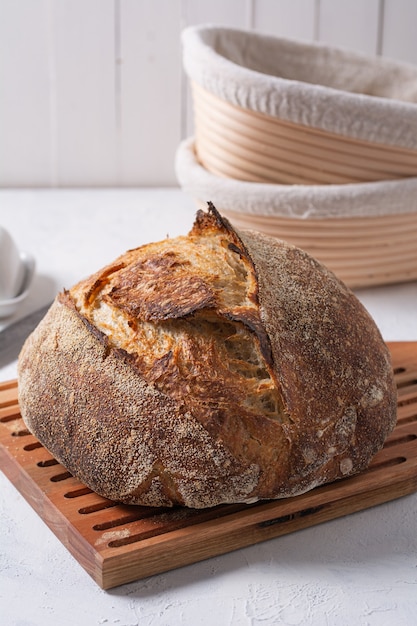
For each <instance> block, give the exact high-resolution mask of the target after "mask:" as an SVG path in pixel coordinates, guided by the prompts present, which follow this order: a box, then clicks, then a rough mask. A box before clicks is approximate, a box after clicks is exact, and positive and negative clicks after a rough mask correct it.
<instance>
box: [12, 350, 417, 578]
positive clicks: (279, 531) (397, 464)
mask: <svg viewBox="0 0 417 626" xmlns="http://www.w3.org/2000/svg"><path fill="white" fill-rule="evenodd" d="M389 347H390V350H391V354H392V359H393V366H394V371H395V378H396V382H397V387H398V421H397V426H396V428H395V430H394V432H393V433H392V434H391V436H390V437H389V438H388V440H387V442H386V444H385V447H384V448H383V450H381V451H380V452H379V453H378V454H377V455H376V456H375V458H374V460H373V462H372V464H371V466H370V467H369V469H368V470H366V471H365V472H364V473H362V474H360V475H358V476H355V477H353V478H347V479H345V480H341V481H338V482H335V483H332V484H330V485H325V486H323V487H318V488H316V489H314V490H313V491H310V492H309V493H306V494H304V495H301V496H297V497H294V498H289V499H285V500H276V501H272V502H262V503H257V504H254V505H233V506H231V505H225V506H219V507H215V508H212V509H207V510H202V511H198V510H190V509H183V508H174V509H154V508H146V507H136V506H126V505H120V504H116V503H115V502H112V501H110V500H106V499H104V498H102V497H100V496H98V495H97V494H95V493H93V492H92V491H91V490H90V489H88V488H87V487H85V485H83V484H82V483H80V482H79V481H78V480H76V479H75V478H73V477H72V476H71V474H69V473H68V472H67V471H66V470H65V469H64V468H63V467H62V466H61V465H60V464H59V463H58V462H57V461H56V460H55V459H54V458H53V457H51V455H50V454H49V453H48V452H47V450H46V449H45V448H44V447H43V446H42V445H41V444H40V443H39V441H37V439H36V438H35V437H33V436H32V435H31V434H30V433H29V432H28V430H27V429H26V426H25V424H24V422H23V420H22V418H21V416H20V413H19V406H18V403H17V383H16V381H11V382H8V383H2V384H0V468H1V469H2V471H3V472H4V474H5V475H6V476H7V477H8V478H9V480H10V481H11V482H12V483H13V484H14V485H15V487H16V488H17V489H18V490H19V492H20V493H21V494H22V495H23V497H24V498H25V499H26V500H27V502H28V503H29V504H30V505H31V506H32V507H33V508H34V510H35V511H36V512H37V513H38V514H39V516H40V517H41V518H42V519H43V520H44V522H45V523H46V524H47V525H48V526H49V528H50V529H51V530H52V531H53V532H54V533H55V535H56V536H57V537H58V538H59V539H60V541H61V542H62V543H63V544H64V545H65V546H66V548H67V549H68V550H69V551H70V552H71V554H72V555H73V556H74V557H75V559H76V560H77V561H78V562H79V563H80V564H81V565H82V567H84V568H85V570H86V571H87V572H88V573H89V574H90V575H91V576H92V578H93V579H94V580H95V581H96V583H97V584H98V585H100V587H102V588H103V589H109V588H111V587H116V586H117V585H121V584H123V583H127V582H131V581H134V580H138V579H141V578H145V577H147V576H151V575H153V574H158V573H161V572H165V571H168V570H171V569H174V568H177V567H181V566H183V565H188V564H191V563H195V562H197V561H201V560H203V559H207V558H210V557H212V556H215V555H219V554H224V553H226V552H230V551H232V550H235V549H237V548H242V547H244V546H248V545H252V544H255V543H258V542H260V541H265V540H267V539H271V538H272V537H278V536H280V535H284V534H287V533H291V532H294V531H296V530H300V529H302V528H306V527H308V526H313V525H315V524H319V523H321V522H324V521H327V520H331V519H334V518H337V517H341V516H343V515H347V514H349V513H353V512H355V511H360V510H362V509H366V508H369V507H372V506H375V505H377V504H381V503H383V502H387V501H389V500H394V499H396V498H399V497H401V496H404V495H406V494H410V493H413V492H414V491H417V342H404V343H403V342H401V343H391V344H389Z"/></svg>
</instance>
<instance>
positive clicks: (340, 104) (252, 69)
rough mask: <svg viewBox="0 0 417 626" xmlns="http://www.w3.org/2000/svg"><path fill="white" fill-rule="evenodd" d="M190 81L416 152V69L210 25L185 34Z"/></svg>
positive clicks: (232, 98) (264, 108)
mask: <svg viewBox="0 0 417 626" xmlns="http://www.w3.org/2000/svg"><path fill="white" fill-rule="evenodd" d="M182 43H183V61H184V68H185V71H186V73H187V75H188V77H189V78H190V80H191V81H195V82H196V83H198V84H199V85H200V86H201V87H203V88H205V89H206V90H208V91H209V92H211V93H213V94H215V95H217V96H218V97H219V98H222V99H224V100H226V101H228V102H230V103H232V104H235V105H237V106H240V107H244V108H248V109H251V110H253V111H258V112H261V113H265V114H267V115H272V116H275V117H279V118H281V119H284V120H287V121H290V122H294V123H296V124H303V125H305V126H311V127H313V128H318V129H321V130H325V131H328V132H332V133H337V134H340V135H344V136H346V137H354V138H356V139H362V140H367V141H372V142H377V143H382V144H389V145H395V146H401V147H403V148H410V149H413V150H417V67H415V66H414V65H411V64H407V63H403V62H397V61H393V60H388V59H385V58H381V57H368V56H365V55H361V54H359V53H354V52H350V51H348V50H344V49H341V48H335V47H330V46H326V45H323V44H317V43H304V42H301V41H295V40H288V39H283V38H278V37H273V36H268V35H264V34H260V33H255V32H250V31H242V30H237V29H232V28H224V27H215V26H210V25H202V26H191V27H189V28H186V29H185V30H184V31H183V33H182Z"/></svg>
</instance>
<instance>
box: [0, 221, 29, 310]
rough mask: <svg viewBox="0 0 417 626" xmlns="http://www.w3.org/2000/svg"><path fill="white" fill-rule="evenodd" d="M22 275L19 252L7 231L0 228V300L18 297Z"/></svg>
mask: <svg viewBox="0 0 417 626" xmlns="http://www.w3.org/2000/svg"><path fill="white" fill-rule="evenodd" d="M24 274H25V268H24V263H23V260H22V258H21V255H20V252H19V250H18V248H17V246H16V244H15V242H14V241H13V239H12V237H11V236H10V234H9V233H8V232H7V230H6V229H5V228H3V227H2V226H0V300H8V299H10V298H15V297H16V296H18V295H19V292H20V290H21V289H22V285H23V279H24Z"/></svg>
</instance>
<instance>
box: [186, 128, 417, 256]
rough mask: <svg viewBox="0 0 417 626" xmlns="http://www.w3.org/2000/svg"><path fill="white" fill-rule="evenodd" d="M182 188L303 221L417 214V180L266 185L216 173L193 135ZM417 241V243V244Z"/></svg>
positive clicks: (229, 205)
mask: <svg viewBox="0 0 417 626" xmlns="http://www.w3.org/2000/svg"><path fill="white" fill-rule="evenodd" d="M175 166H176V175H177V179H178V182H179V184H180V186H181V187H182V189H183V190H184V191H185V192H186V193H188V194H189V195H190V196H191V197H193V198H195V199H199V200H200V201H208V200H210V201H212V202H213V203H214V205H217V206H219V207H222V208H223V209H224V210H227V211H241V212H243V213H257V214H262V215H270V216H273V215H281V216H288V217H294V218H300V219H303V218H304V219H307V218H308V219H314V218H317V219H320V218H328V217H365V216H371V215H372V216H377V215H390V214H393V213H409V212H417V178H415V177H412V178H406V179H402V180H392V181H380V182H375V183H355V184H348V185H275V184H271V185H267V184H265V183H251V182H246V181H241V180H234V179H232V178H223V177H220V176H216V175H215V174H212V173H211V172H209V171H208V170H206V169H205V168H204V167H202V165H200V163H199V162H198V161H197V158H196V154H195V151H194V141H193V138H192V137H191V138H189V139H186V140H184V141H183V142H182V143H181V144H180V146H179V148H178V150H177V153H176V162H175ZM416 245H417V243H416Z"/></svg>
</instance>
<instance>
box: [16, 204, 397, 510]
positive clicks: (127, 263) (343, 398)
mask: <svg viewBox="0 0 417 626" xmlns="http://www.w3.org/2000/svg"><path fill="white" fill-rule="evenodd" d="M19 402H20V406H21V411H22V416H23V418H24V420H25V421H26V423H27V425H28V427H29V428H30V430H31V431H32V432H33V433H34V434H35V435H36V436H37V437H38V438H39V440H40V441H41V442H42V443H43V445H45V447H47V448H48V449H49V450H50V451H51V453H52V454H53V455H54V456H55V457H56V458H57V459H58V460H59V461H60V462H61V463H62V464H63V465H64V466H65V467H66V468H67V469H68V470H69V471H70V472H71V473H73V474H74V475H75V476H77V477H78V478H79V479H80V480H82V481H83V482H84V483H85V484H87V485H88V486H89V487H90V488H91V489H93V490H94V491H97V492H98V493H100V494H101V495H103V496H105V497H108V498H110V499H113V500H119V501H123V502H126V503H130V504H144V505H152V506H170V505H174V504H182V505H186V506H189V507H196V508H200V507H208V506H215V505H217V504H221V503H226V502H228V503H231V502H252V501H256V500H258V499H269V498H278V497H288V496H293V495H296V494H299V493H302V492H304V491H306V490H308V489H311V488H313V487H315V486H316V485H319V484H322V483H325V482H328V481H332V480H335V479H337V478H342V477H344V476H348V475H351V474H353V473H356V472H359V471H361V470H362V469H364V468H365V467H367V465H368V464H369V462H370V460H371V459H372V457H373V456H374V454H375V453H376V452H377V451H378V450H379V449H380V448H381V447H382V446H383V443H384V441H385V438H386V437H387V435H388V434H389V433H390V432H391V430H392V428H393V426H394V424H395V420H396V390H395V385H394V380H393V374H392V369H391V364H390V358H389V353H388V350H387V348H386V346H385V344H384V342H383V340H382V338H381V336H380V333H379V331H378V329H377V327H376V326H375V324H374V322H373V320H372V319H371V318H370V316H369V314H368V313H367V312H366V310H365V309H364V307H363V306H362V305H361V304H360V302H359V301H358V300H357V298H356V297H355V296H354V295H353V294H352V292H350V290H348V289H347V288H346V287H345V286H344V285H343V284H342V283H341V282H340V281H339V280H338V279H337V278H336V277H335V276H334V275H333V274H332V273H331V272H329V271H328V270H327V269H326V268H324V267H323V266H322V265H320V264H319V263H318V262H317V261H315V260H314V259H312V258H311V257H310V256H309V255H307V254H306V253H304V252H303V251H301V250H299V249H297V248H294V247H292V246H289V245H287V244H285V243H284V242H282V241H278V240H276V239H272V238H269V237H266V236H265V235H261V234H259V233H255V232H250V231H241V232H237V231H235V230H234V229H233V227H232V226H231V225H230V224H229V222H228V221H227V220H225V219H224V218H222V216H221V215H219V213H218V212H217V211H216V209H215V208H214V207H213V206H212V205H209V210H208V212H203V211H200V212H199V213H198V214H197V218H196V221H195V223H194V226H193V228H192V230H191V232H190V233H189V234H188V235H187V236H184V237H177V238H175V239H166V240H164V241H161V242H158V243H151V244H148V245H145V246H142V247H140V248H137V249H135V250H130V251H128V252H126V253H125V254H124V255H122V256H121V257H119V258H118V259H117V260H116V261H115V262H114V263H113V264H111V265H109V266H108V267H106V268H104V269H103V270H101V271H99V272H97V273H96V274H94V275H93V276H91V277H90V278H87V279H86V280H83V281H81V282H80V283H78V284H77V285H75V286H74V287H73V288H72V289H70V290H69V291H65V292H63V293H62V294H60V295H59V296H58V297H57V299H56V301H55V303H54V304H53V305H52V307H51V309H50V311H49V312H48V314H47V315H46V317H45V318H44V320H43V321H42V322H41V324H40V325H39V326H38V328H37V329H36V330H35V331H34V333H33V334H32V335H31V336H30V337H29V338H28V340H27V342H26V343H25V346H24V347H23V349H22V352H21V355H20V358H19Z"/></svg>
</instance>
